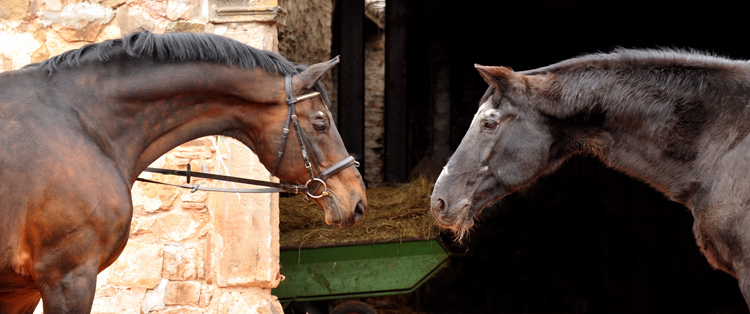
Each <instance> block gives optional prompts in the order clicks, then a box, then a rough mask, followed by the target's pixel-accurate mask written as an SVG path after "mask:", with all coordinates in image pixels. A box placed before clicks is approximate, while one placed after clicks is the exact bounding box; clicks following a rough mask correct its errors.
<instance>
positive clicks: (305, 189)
mask: <svg viewBox="0 0 750 314" xmlns="http://www.w3.org/2000/svg"><path fill="white" fill-rule="evenodd" d="M284 89H285V91H286V97H287V99H286V103H287V106H288V108H289V110H288V114H287V117H286V123H285V125H284V129H283V133H282V135H281V147H280V148H279V152H278V156H277V158H276V164H275V165H274V167H273V171H272V172H271V175H273V176H275V175H276V172H277V171H278V170H279V166H280V165H281V157H282V156H283V155H284V148H285V147H286V140H287V138H288V137H289V123H290V122H291V123H292V125H293V126H294V128H295V130H296V131H297V140H298V141H299V146H300V151H301V153H302V159H303V160H304V162H305V169H307V171H308V174H309V175H310V179H309V180H307V182H306V183H305V184H303V185H295V184H289V183H284V182H281V183H277V182H271V181H260V180H253V179H247V178H240V177H233V176H225V175H220V174H213V173H205V172H199V171H191V170H190V164H188V165H187V170H186V171H182V170H172V169H163V168H151V167H149V168H146V170H144V171H145V172H152V173H160V174H166V175H175V176H183V177H186V180H187V183H190V179H191V178H192V177H196V178H204V179H214V180H221V181H228V182H236V183H243V184H250V185H257V186H265V188H256V189H229V188H212V187H203V186H200V184H198V183H195V184H193V185H190V184H172V183H166V182H159V181H154V180H149V179H144V178H136V180H137V181H141V182H147V183H156V184H163V185H168V186H174V187H179V188H184V189H190V190H191V192H193V193H194V192H196V191H199V190H200V191H212V192H230V193H277V192H286V193H290V194H306V196H308V197H311V198H321V197H323V196H329V195H330V194H329V192H328V186H327V185H326V182H325V180H326V179H328V178H329V177H331V176H332V175H334V174H336V173H338V172H339V171H341V170H344V169H345V168H348V167H350V166H355V167H358V166H359V163H358V162H357V161H356V160H355V159H354V157H352V156H349V157H346V158H344V160H342V161H339V162H337V163H336V164H334V165H333V166H331V167H330V168H328V169H326V170H325V171H322V172H321V171H320V165H318V162H317V161H316V160H315V158H311V157H312V156H310V155H309V154H308V152H307V147H306V146H305V136H304V134H303V133H302V127H301V126H300V124H299V120H297V111H296V110H295V109H294V104H296V103H298V102H300V101H303V100H305V99H309V98H313V97H318V96H320V95H321V93H320V92H312V93H308V94H304V95H301V96H298V97H295V96H294V93H293V92H292V76H290V75H287V76H285V77H284ZM313 168H315V171H313ZM315 172H317V173H318V174H319V175H318V176H317V177H316V176H315ZM311 185H312V186H314V187H311ZM320 185H322V188H323V190H322V192H320V194H317V195H316V194H313V193H315V190H317V189H318V188H320Z"/></svg>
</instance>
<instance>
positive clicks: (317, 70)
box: [292, 56, 339, 90]
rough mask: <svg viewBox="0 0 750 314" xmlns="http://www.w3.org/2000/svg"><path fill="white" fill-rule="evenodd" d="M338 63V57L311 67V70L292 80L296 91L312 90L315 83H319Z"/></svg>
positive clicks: (308, 69)
mask: <svg viewBox="0 0 750 314" xmlns="http://www.w3.org/2000/svg"><path fill="white" fill-rule="evenodd" d="M338 63H339V56H336V57H335V58H333V59H331V60H329V61H326V62H321V63H316V64H313V65H311V66H310V67H309V68H307V69H306V70H304V71H302V73H300V74H297V75H295V76H294V77H293V78H292V85H293V86H294V89H295V90H300V89H311V88H312V87H313V86H314V85H315V83H317V82H318V81H319V80H320V78H321V77H323V75H324V74H326V72H328V70H330V69H331V68H333V67H334V66H335V65H337V64H338Z"/></svg>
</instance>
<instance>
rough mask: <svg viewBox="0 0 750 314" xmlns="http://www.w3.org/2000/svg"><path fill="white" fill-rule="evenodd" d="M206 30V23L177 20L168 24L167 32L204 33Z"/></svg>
mask: <svg viewBox="0 0 750 314" xmlns="http://www.w3.org/2000/svg"><path fill="white" fill-rule="evenodd" d="M205 31H206V24H201V23H191V22H185V21H176V22H171V23H169V25H167V33H203V32H205Z"/></svg>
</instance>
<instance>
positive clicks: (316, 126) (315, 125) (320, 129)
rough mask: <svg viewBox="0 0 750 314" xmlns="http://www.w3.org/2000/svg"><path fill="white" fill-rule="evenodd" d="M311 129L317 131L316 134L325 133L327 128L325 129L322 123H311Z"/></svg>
mask: <svg viewBox="0 0 750 314" xmlns="http://www.w3.org/2000/svg"><path fill="white" fill-rule="evenodd" d="M313 129H315V131H318V132H325V131H326V129H327V127H326V124H325V123H323V122H316V123H313Z"/></svg>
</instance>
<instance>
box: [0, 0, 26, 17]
mask: <svg viewBox="0 0 750 314" xmlns="http://www.w3.org/2000/svg"><path fill="white" fill-rule="evenodd" d="M27 15H29V0H3V1H0V17H2V18H3V19H9V20H22V19H24V18H25V17H26V16H27Z"/></svg>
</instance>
